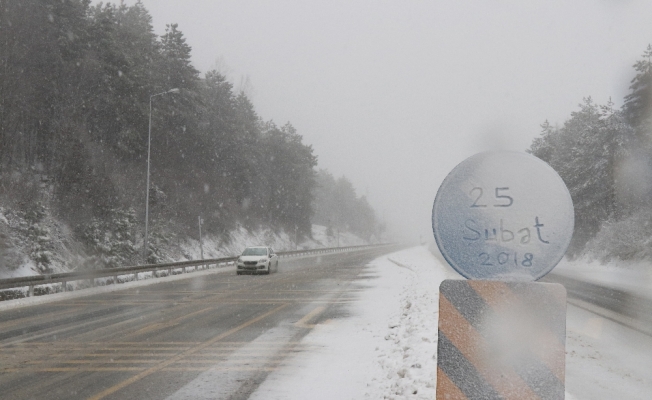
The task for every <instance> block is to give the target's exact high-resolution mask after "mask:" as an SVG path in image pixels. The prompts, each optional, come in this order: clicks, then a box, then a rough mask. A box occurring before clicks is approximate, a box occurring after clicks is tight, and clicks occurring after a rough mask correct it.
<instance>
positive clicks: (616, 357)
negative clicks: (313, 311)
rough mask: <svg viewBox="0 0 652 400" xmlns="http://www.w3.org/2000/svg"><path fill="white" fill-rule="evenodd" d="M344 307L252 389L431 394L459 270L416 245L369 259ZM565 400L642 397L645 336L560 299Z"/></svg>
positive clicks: (321, 395) (285, 393) (337, 395)
mask: <svg viewBox="0 0 652 400" xmlns="http://www.w3.org/2000/svg"><path fill="white" fill-rule="evenodd" d="M368 274H372V275H373V277H374V279H370V280H368V281H364V282H365V284H366V285H368V286H369V288H368V289H367V290H365V291H362V292H361V293H360V297H359V299H358V300H357V301H356V302H355V303H353V304H352V305H351V310H350V311H351V316H350V317H347V318H341V319H335V320H330V321H326V322H325V323H321V324H318V325H317V326H316V327H315V328H314V330H313V331H312V332H311V333H309V334H308V335H307V336H306V337H305V338H304V339H303V343H305V344H306V345H307V346H310V348H311V349H314V350H313V351H311V352H302V353H298V354H296V355H293V356H291V357H289V358H288V359H287V360H286V361H285V362H284V366H283V367H282V368H281V369H278V370H276V371H274V372H272V373H271V374H270V375H269V377H268V378H267V380H266V381H265V382H263V384H261V386H260V387H259V388H258V390H257V391H256V392H255V393H254V394H253V395H252V396H251V399H253V400H262V399H288V400H292V399H297V400H298V399H306V398H310V399H396V400H399V399H408V398H409V399H434V398H435V386H436V367H437V356H436V353H437V320H438V288H439V284H440V282H441V281H442V280H443V279H459V278H460V277H459V275H457V274H456V273H454V272H453V271H452V270H451V269H450V268H449V267H448V266H445V265H444V262H443V260H442V259H441V257H439V256H438V254H436V255H432V253H431V252H429V251H428V250H427V249H426V248H424V247H416V248H412V249H408V250H404V251H400V252H397V253H394V254H391V255H389V256H384V257H381V258H379V259H376V260H374V261H373V262H372V263H371V265H370V269H369V270H368ZM566 352H567V356H566V366H567V367H566V390H567V391H566V399H567V400H602V399H604V400H607V399H608V400H613V399H649V398H650V393H652V338H651V337H649V336H646V335H644V334H641V333H639V332H636V331H634V330H631V329H629V328H626V327H624V326H622V325H619V324H617V323H615V322H612V321H609V320H607V319H604V318H602V317H600V316H598V315H596V314H593V313H590V312H588V311H586V310H583V309H580V308H577V307H575V306H572V305H569V306H568V321H567V345H566Z"/></svg>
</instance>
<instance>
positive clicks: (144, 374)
mask: <svg viewBox="0 0 652 400" xmlns="http://www.w3.org/2000/svg"><path fill="white" fill-rule="evenodd" d="M288 305H289V304H283V305H281V306H279V307H276V308H274V309H272V310H270V311H268V312H266V313H264V314H262V315H259V316H258V317H256V318H252V319H250V320H249V321H247V322H245V323H243V324H241V325H239V326H236V327H235V328H233V329H230V330H228V331H226V332H224V333H222V334H220V335H217V336H215V337H214V338H212V339H210V340H208V341H206V342H204V343H202V344H200V345H198V346H195V347H193V348H191V349H188V350H186V351H184V352H182V353H180V354H178V355H177V356H175V357H172V358H170V359H168V360H166V361H164V362H162V363H160V364H159V365H156V366H154V367H151V368H149V369H147V370H145V371H143V372H141V373H139V374H137V375H134V376H132V377H131V378H129V379H126V380H124V381H122V382H120V383H118V384H116V385H113V386H111V387H110V388H107V389H106V390H103V391H101V392H100V393H98V394H96V395H95V396H92V397H90V398H89V400H100V399H102V398H104V397H106V396H108V395H110V394H113V393H115V392H117V391H118V390H120V389H122V388H124V387H127V386H129V385H131V384H132V383H134V382H137V381H139V380H141V379H143V378H145V377H147V376H149V375H151V374H153V373H154V372H158V371H160V370H162V369H164V368H166V367H167V366H169V365H170V364H174V363H175V362H177V361H178V360H181V359H182V358H184V357H187V356H189V355H190V354H193V353H196V352H198V351H200V350H202V349H204V348H206V347H208V346H210V345H212V344H213V343H215V342H217V341H219V340H221V339H223V338H225V337H227V336H230V335H232V334H234V333H235V332H238V331H239V330H242V329H244V328H246V327H248V326H249V325H252V324H254V323H256V322H258V321H260V320H262V319H264V318H266V317H268V316H270V315H272V314H275V313H277V312H279V311H281V310H282V309H284V308H285V307H287V306H288Z"/></svg>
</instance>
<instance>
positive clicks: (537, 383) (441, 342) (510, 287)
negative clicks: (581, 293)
mask: <svg viewBox="0 0 652 400" xmlns="http://www.w3.org/2000/svg"><path fill="white" fill-rule="evenodd" d="M432 225H433V233H434V235H435V240H436V241H437V245H438V247H439V249H440V251H441V253H442V255H443V256H444V258H445V259H446V261H447V262H448V263H449V264H450V265H451V266H452V267H453V268H454V269H455V270H456V271H457V272H459V273H460V274H461V275H462V276H464V277H465V278H467V279H468V280H445V281H443V282H442V283H441V286H440V296H439V329H438V346H437V399H438V400H444V399H446V400H457V399H460V400H466V399H469V400H475V399H508V400H511V399H514V400H516V399H519V400H521V399H541V400H563V399H564V387H565V341H566V289H565V288H564V287H563V286H562V285H559V284H551V283H539V282H535V281H536V280H538V279H540V278H541V277H543V276H544V275H546V274H547V273H548V272H550V270H552V269H553V268H554V267H555V265H556V264H557V263H558V262H559V261H560V260H561V258H562V257H563V255H564V253H565V252H566V249H567V248H568V245H569V243H570V239H571V236H572V233H573V225H574V210H573V204H572V200H571V197H570V194H569V192H568V189H567V188H566V185H565V184H564V182H563V181H562V180H561V178H560V177H559V175H558V174H557V173H556V172H555V171H554V170H553V169H552V168H551V167H550V166H548V165H547V164H546V163H544V162H543V161H541V160H539V159H538V158H536V157H534V156H531V155H528V154H525V153H517V152H509V151H493V152H485V153H479V154H476V155H474V156H472V157H470V158H468V159H466V160H465V161H463V162H462V163H460V164H459V165H458V166H457V167H455V168H454V169H453V170H452V171H451V172H450V173H449V174H448V176H447V177H446V179H445V180H444V182H443V183H442V185H441V187H440V188H439V190H438V192H437V197H436V198H435V203H434V205H433V214H432Z"/></svg>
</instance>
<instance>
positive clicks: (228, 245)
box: [0, 213, 367, 279]
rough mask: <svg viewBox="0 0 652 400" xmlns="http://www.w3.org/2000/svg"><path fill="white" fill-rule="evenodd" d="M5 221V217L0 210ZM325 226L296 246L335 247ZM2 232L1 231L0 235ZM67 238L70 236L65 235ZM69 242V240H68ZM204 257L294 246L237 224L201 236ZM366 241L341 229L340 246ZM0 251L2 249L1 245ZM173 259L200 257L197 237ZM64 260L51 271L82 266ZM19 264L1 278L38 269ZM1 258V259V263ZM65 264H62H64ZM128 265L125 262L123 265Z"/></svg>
mask: <svg viewBox="0 0 652 400" xmlns="http://www.w3.org/2000/svg"><path fill="white" fill-rule="evenodd" d="M0 216H2V218H4V220H2V219H0V222H3V221H6V218H5V217H4V216H3V215H2V213H0ZM326 230H327V229H326V227H325V226H321V225H313V226H312V239H305V238H304V239H305V240H304V241H303V242H301V243H299V244H298V248H299V249H304V250H305V249H316V248H323V247H338V240H337V233H335V235H334V236H328V235H327V234H326ZM1 233H2V232H0V234H1ZM68 239H69V238H68ZM68 241H70V240H68ZM63 242H64V241H63V240H59V241H58V242H57V243H58V247H61V248H63V247H64V246H63ZM202 244H203V250H204V258H220V257H232V256H235V255H239V254H240V253H242V250H244V248H245V247H247V246H270V247H272V248H273V249H274V250H276V251H288V250H294V249H295V248H297V246H296V245H295V243H294V235H290V234H288V233H285V232H278V233H277V232H274V231H272V230H270V229H266V228H259V229H256V230H253V231H250V230H247V229H245V228H244V227H243V226H238V227H237V228H236V229H234V230H233V231H231V232H230V233H229V237H228V239H227V240H221V239H219V238H218V237H216V236H213V235H207V236H204V237H203V239H202ZM365 244H367V242H366V241H364V240H363V239H361V238H359V237H357V236H356V235H354V234H352V233H348V232H341V233H340V238H339V246H340V247H345V246H357V245H365ZM0 250H2V249H1V248H0ZM168 250H169V252H170V254H171V258H172V260H170V261H187V260H199V259H200V258H201V256H200V255H201V250H200V246H199V240H195V239H187V240H185V241H183V242H182V243H181V244H180V245H179V248H172V249H168ZM60 256H61V257H59V258H61V260H63V261H64V262H63V263H59V264H57V266H56V268H54V272H69V271H71V270H75V269H76V268H75V267H76V266H78V265H83V264H84V259H83V257H82V256H80V254H78V253H74V252H71V251H69V250H66V251H63V250H62V254H61V255H60ZM21 259H22V264H21V265H20V266H19V267H17V268H15V269H13V270H10V269H5V268H0V279H6V278H15V277H24V276H32V275H38V274H39V272H38V269H37V268H36V266H35V265H34V262H33V261H31V260H29V259H28V258H27V257H26V256H21ZM1 262H2V260H1V259H0V263H1ZM63 265H65V267H64V266H63ZM125 266H127V265H125ZM0 267H2V265H1V264H0Z"/></svg>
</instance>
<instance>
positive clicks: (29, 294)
mask: <svg viewBox="0 0 652 400" xmlns="http://www.w3.org/2000/svg"><path fill="white" fill-rule="evenodd" d="M28 296H29V297H34V285H29V293H28Z"/></svg>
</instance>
